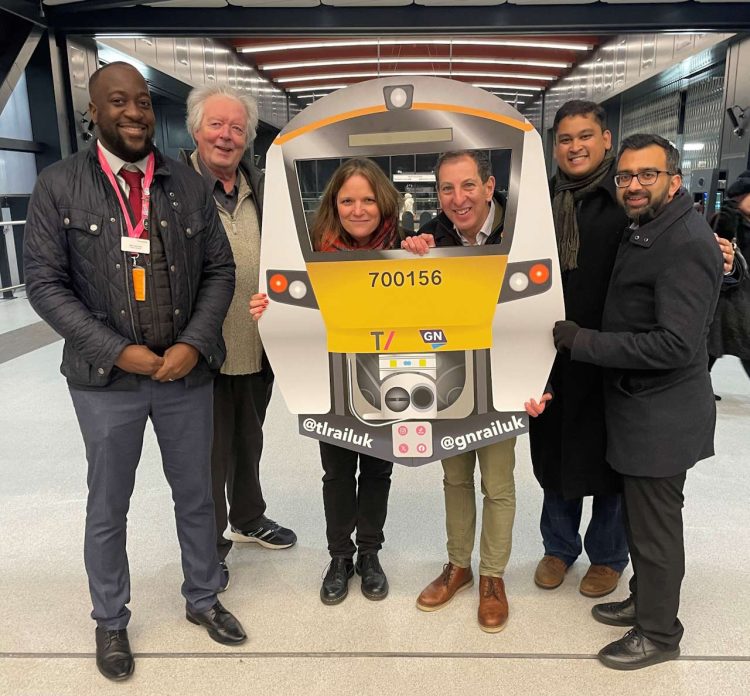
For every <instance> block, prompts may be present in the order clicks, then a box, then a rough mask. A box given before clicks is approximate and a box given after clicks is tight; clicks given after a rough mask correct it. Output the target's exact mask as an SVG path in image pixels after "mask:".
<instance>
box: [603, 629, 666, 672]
mask: <svg viewBox="0 0 750 696" xmlns="http://www.w3.org/2000/svg"><path fill="white" fill-rule="evenodd" d="M679 656H680V647H679V646H677V647H676V648H674V649H673V650H665V649H664V648H660V647H659V646H658V645H656V643H653V642H652V641H650V640H649V639H648V638H646V636H644V635H643V634H642V633H641V632H640V631H639V630H638V629H637V628H631V629H630V630H629V631H628V632H627V633H626V634H625V635H624V636H623V637H622V638H620V640H616V641H615V642H614V643H610V644H609V645H607V646H605V647H603V648H602V649H601V650H600V651H599V655H598V657H599V661H600V662H601V663H602V664H603V665H605V666H607V667H611V668H612V669H628V670H629V669H641V668H642V667H650V666H651V665H658V664H659V663H660V662H666V661H667V660H676V659H677V658H678V657H679Z"/></svg>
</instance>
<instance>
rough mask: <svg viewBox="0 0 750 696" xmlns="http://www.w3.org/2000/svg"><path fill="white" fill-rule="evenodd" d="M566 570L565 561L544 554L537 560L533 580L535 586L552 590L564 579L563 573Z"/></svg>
mask: <svg viewBox="0 0 750 696" xmlns="http://www.w3.org/2000/svg"><path fill="white" fill-rule="evenodd" d="M567 572H568V566H566V565H565V561H563V560H562V559H561V558H558V557H557V556H545V557H544V558H542V560H541V561H539V565H537V567H536V572H535V573H534V582H535V583H536V585H537V587H541V588H542V589H543V590H554V589H555V588H556V587H559V586H560V585H562V581H563V580H565V573H567Z"/></svg>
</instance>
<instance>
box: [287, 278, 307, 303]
mask: <svg viewBox="0 0 750 696" xmlns="http://www.w3.org/2000/svg"><path fill="white" fill-rule="evenodd" d="M289 294H290V295H291V296H292V297H293V298H294V299H295V300H301V299H302V298H303V297H304V296H305V295H307V285H305V284H304V283H303V282H302V281H301V280H294V281H292V282H291V283H289Z"/></svg>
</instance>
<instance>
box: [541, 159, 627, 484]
mask: <svg viewBox="0 0 750 696" xmlns="http://www.w3.org/2000/svg"><path fill="white" fill-rule="evenodd" d="M614 170H615V165H614V163H613V165H612V170H611V172H610V173H608V174H607V176H606V177H605V178H604V179H603V180H602V182H601V184H600V185H599V186H598V187H597V188H596V189H595V190H594V191H591V192H590V193H589V194H588V195H587V196H586V197H585V198H583V200H581V201H579V202H578V204H577V208H576V219H577V220H578V231H579V248H578V263H577V265H578V267H577V268H575V269H573V270H570V271H566V272H564V273H563V275H562V286H563V296H564V299H565V316H566V318H567V319H570V320H571V321H574V322H576V323H577V324H578V325H579V326H583V327H586V328H588V329H600V328H601V326H602V314H603V311H604V300H605V298H606V296H607V288H608V286H609V279H610V276H611V274H612V267H613V265H614V262H615V256H616V255H617V249H618V248H619V246H620V240H621V238H622V235H623V231H624V230H625V228H626V227H627V224H628V219H627V217H626V215H625V213H624V211H623V210H622V208H621V207H620V205H619V204H618V203H617V199H616V196H615V186H614V181H613V178H612V177H613V176H614ZM610 174H611V175H610ZM552 189H553V190H554V180H553V181H552ZM549 381H550V386H551V388H552V390H553V392H554V398H553V399H552V401H550V402H548V404H547V408H546V409H545V411H544V413H543V414H542V415H541V416H539V417H538V418H530V419H529V421H530V422H529V444H530V447H531V460H532V462H533V465H534V474H535V476H536V478H537V480H538V481H539V483H540V484H541V486H542V488H544V489H547V490H552V491H554V492H556V493H559V494H560V495H562V496H563V497H565V498H568V499H572V498H580V497H582V496H585V495H603V494H608V493H614V492H616V491H618V490H619V488H620V480H619V476H618V475H617V474H615V473H614V472H613V471H612V469H611V467H610V466H609V465H608V464H607V462H606V456H605V453H606V447H607V439H606V428H605V424H604V392H603V384H602V370H601V368H600V367H597V366H596V365H591V364H588V363H582V362H574V361H572V360H571V359H570V356H568V355H561V354H558V355H557V357H556V358H555V362H554V365H553V366H552V372H551V373H550V380H549Z"/></svg>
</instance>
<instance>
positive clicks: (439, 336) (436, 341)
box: [419, 329, 448, 350]
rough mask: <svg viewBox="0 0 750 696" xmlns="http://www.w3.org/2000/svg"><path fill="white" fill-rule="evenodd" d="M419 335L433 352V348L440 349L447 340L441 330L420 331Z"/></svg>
mask: <svg viewBox="0 0 750 696" xmlns="http://www.w3.org/2000/svg"><path fill="white" fill-rule="evenodd" d="M419 333H420V334H421V335H422V340H423V341H424V342H425V343H428V344H429V345H430V347H431V348H432V349H433V350H434V349H435V348H442V347H443V346H444V345H445V344H446V343H448V339H447V338H446V337H445V332H444V331H443V330H442V329H420V330H419Z"/></svg>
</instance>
